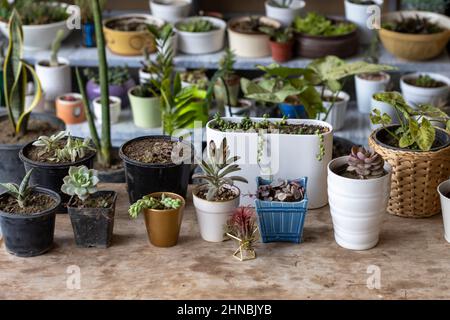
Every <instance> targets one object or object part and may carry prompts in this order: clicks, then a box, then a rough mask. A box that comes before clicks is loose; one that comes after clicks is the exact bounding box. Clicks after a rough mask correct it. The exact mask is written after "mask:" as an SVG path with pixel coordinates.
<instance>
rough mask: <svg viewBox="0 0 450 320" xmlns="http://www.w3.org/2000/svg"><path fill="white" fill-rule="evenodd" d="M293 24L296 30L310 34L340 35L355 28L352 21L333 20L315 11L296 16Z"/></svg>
mask: <svg viewBox="0 0 450 320" xmlns="http://www.w3.org/2000/svg"><path fill="white" fill-rule="evenodd" d="M293 26H294V29H295V31H296V32H299V33H304V34H307V35H311V36H341V35H345V34H349V33H350V32H353V31H355V30H356V25H355V24H353V23H349V22H335V21H333V20H330V19H328V18H327V17H325V16H323V15H320V14H318V13H315V12H309V13H308V14H307V15H306V17H296V18H295V20H294V24H293Z"/></svg>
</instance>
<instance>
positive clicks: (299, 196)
mask: <svg viewBox="0 0 450 320" xmlns="http://www.w3.org/2000/svg"><path fill="white" fill-rule="evenodd" d="M257 198H258V199H260V200H263V201H281V202H297V201H302V200H303V199H304V198H305V188H304V187H303V186H302V185H300V184H299V183H298V182H297V181H295V180H294V181H288V180H282V179H279V180H277V181H273V182H272V183H270V184H266V185H260V186H259V187H258V190H257Z"/></svg>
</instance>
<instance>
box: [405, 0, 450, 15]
mask: <svg viewBox="0 0 450 320" xmlns="http://www.w3.org/2000/svg"><path fill="white" fill-rule="evenodd" d="M449 6H450V0H427V1H423V0H402V8H403V9H405V10H418V11H431V12H437V13H445V10H446V9H447V8H448V7H449Z"/></svg>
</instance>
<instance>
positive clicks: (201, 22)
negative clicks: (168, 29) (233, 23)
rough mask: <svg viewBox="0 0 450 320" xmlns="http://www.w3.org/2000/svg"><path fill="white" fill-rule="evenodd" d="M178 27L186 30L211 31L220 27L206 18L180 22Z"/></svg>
mask: <svg viewBox="0 0 450 320" xmlns="http://www.w3.org/2000/svg"><path fill="white" fill-rule="evenodd" d="M177 27H178V29H179V30H180V31H184V32H209V31H212V30H216V29H218V27H217V26H216V25H215V24H214V23H212V22H211V21H209V20H206V19H192V20H190V21H186V22H181V23H179V24H178V26H177Z"/></svg>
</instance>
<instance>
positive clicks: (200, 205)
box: [192, 193, 239, 242]
mask: <svg viewBox="0 0 450 320" xmlns="http://www.w3.org/2000/svg"><path fill="white" fill-rule="evenodd" d="M192 197H193V201H194V206H195V211H196V213H197V220H198V224H199V227H200V234H201V236H202V238H203V239H204V240H206V241H210V242H222V241H223V240H225V226H226V224H227V221H228V219H229V218H230V216H231V215H232V214H233V211H234V210H235V209H236V208H237V207H239V196H238V197H236V198H235V199H233V200H229V201H207V200H204V199H201V198H199V197H197V196H196V195H195V193H193V195H192Z"/></svg>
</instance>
